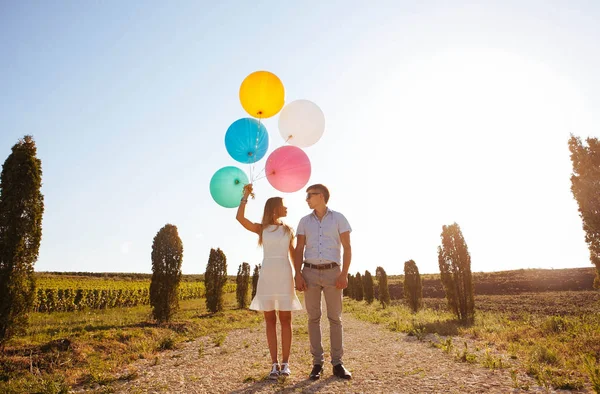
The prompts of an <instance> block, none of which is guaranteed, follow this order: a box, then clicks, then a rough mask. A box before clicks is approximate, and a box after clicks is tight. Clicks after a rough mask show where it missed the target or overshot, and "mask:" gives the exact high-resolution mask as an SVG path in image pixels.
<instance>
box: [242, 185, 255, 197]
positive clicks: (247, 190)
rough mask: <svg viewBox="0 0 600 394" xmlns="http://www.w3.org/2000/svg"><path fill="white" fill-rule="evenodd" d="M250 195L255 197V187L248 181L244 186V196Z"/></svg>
mask: <svg viewBox="0 0 600 394" xmlns="http://www.w3.org/2000/svg"><path fill="white" fill-rule="evenodd" d="M248 196H251V197H252V198H254V188H253V187H252V184H251V183H248V184H247V185H245V186H244V198H245V199H248Z"/></svg>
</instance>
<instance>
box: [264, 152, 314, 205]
mask: <svg viewBox="0 0 600 394" xmlns="http://www.w3.org/2000/svg"><path fill="white" fill-rule="evenodd" d="M310 171H311V166H310V160H309V159H308V156H307V155H306V153H304V151H303V150H302V149H300V148H298V147H296V146H293V145H285V146H282V147H280V148H277V149H275V150H274V151H273V152H271V154H270V155H269V157H268V158H267V164H266V165H265V172H266V174H267V179H268V181H269V183H270V184H271V186H273V187H274V188H275V189H277V190H279V191H280V192H285V193H292V192H295V191H298V190H300V189H302V188H303V187H304V186H305V185H306V184H307V183H308V180H309V179H310Z"/></svg>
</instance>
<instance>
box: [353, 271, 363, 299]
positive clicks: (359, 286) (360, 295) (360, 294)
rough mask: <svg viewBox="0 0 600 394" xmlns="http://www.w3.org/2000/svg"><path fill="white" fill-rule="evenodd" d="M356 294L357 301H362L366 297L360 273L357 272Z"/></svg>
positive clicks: (355, 279)
mask: <svg viewBox="0 0 600 394" xmlns="http://www.w3.org/2000/svg"><path fill="white" fill-rule="evenodd" d="M354 294H355V295H356V297H355V298H354V299H355V300H356V301H362V300H363V298H364V295H365V289H364V285H363V280H362V276H361V274H360V272H357V273H356V275H355V276H354Z"/></svg>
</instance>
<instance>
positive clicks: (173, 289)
mask: <svg viewBox="0 0 600 394" xmlns="http://www.w3.org/2000/svg"><path fill="white" fill-rule="evenodd" d="M151 258H152V278H151V280H150V305H151V306H152V315H153V316H154V318H155V319H156V320H157V321H159V322H168V321H170V320H171V318H172V317H173V315H174V314H175V312H176V311H177V310H178V309H179V294H178V292H179V283H180V282H181V263H182V261H183V243H182V242H181V238H179V233H178V231H177V227H176V226H174V225H172V224H166V225H165V226H164V227H163V228H161V229H160V230H159V231H158V233H157V234H156V236H155V237H154V242H153V243H152V255H151Z"/></svg>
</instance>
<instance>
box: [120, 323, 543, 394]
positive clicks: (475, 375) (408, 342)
mask: <svg viewBox="0 0 600 394" xmlns="http://www.w3.org/2000/svg"><path fill="white" fill-rule="evenodd" d="M344 332H345V338H344V345H345V356H344V363H345V365H346V367H347V368H348V369H349V370H350V371H351V372H352V373H353V379H352V380H351V381H344V380H341V379H338V378H335V377H333V376H332V375H331V364H329V363H327V364H326V365H325V372H324V375H323V377H322V378H321V380H318V381H310V380H308V379H307V377H308V374H309V372H310V369H311V360H312V359H311V356H310V352H309V345H308V335H307V330H306V314H305V313H304V312H303V311H301V312H298V313H296V314H295V316H294V342H293V345H292V357H291V360H290V367H291V368H292V375H291V376H290V377H288V378H287V379H285V380H283V379H280V380H279V381H271V380H266V379H265V377H266V375H267V373H268V371H269V368H270V358H269V356H268V350H267V348H266V339H265V335H264V331H263V328H262V327H260V328H254V329H244V330H236V331H232V332H230V333H228V334H227V336H226V338H224V339H223V336H221V343H220V345H219V346H217V345H216V344H215V343H216V342H219V341H218V340H216V339H215V337H204V338H199V339H197V340H195V341H193V342H189V343H186V344H184V345H182V346H181V347H180V348H179V349H176V350H172V351H167V352H163V353H161V354H160V355H158V356H157V358H156V359H152V360H139V361H138V362H136V363H134V364H133V365H131V366H130V368H129V371H130V372H133V373H134V376H136V377H135V378H134V379H131V380H130V381H127V382H122V383H117V384H114V385H113V386H112V388H113V389H114V390H115V392H117V393H128V394H135V393H272V392H320V393H393V392H395V393H509V392H521V391H522V390H520V389H516V388H515V383H514V381H513V378H512V377H511V374H510V370H509V369H502V370H490V369H486V368H483V367H482V366H478V365H475V364H469V363H463V362H458V361H456V360H455V358H454V356H453V355H451V354H447V353H445V352H443V351H441V350H440V349H437V348H435V347H433V346H431V345H430V344H429V343H428V341H419V340H417V339H416V338H414V337H410V336H407V335H406V334H402V333H396V332H391V331H389V330H386V329H385V328H383V327H380V326H377V325H374V324H371V323H366V322H362V321H359V320H357V319H355V318H354V317H352V316H351V315H350V314H348V313H346V314H345V315H344ZM328 336H329V330H328V324H327V323H325V324H324V329H323V337H324V339H325V344H324V345H325V349H326V350H327V349H328V348H329V338H328ZM326 357H328V354H326ZM518 381H519V383H520V384H524V385H528V386H529V391H528V392H547V391H545V390H544V389H543V388H542V387H539V386H538V385H537V384H536V383H535V382H534V381H533V380H532V379H531V378H528V377H526V376H523V375H520V376H519V377H518Z"/></svg>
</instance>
